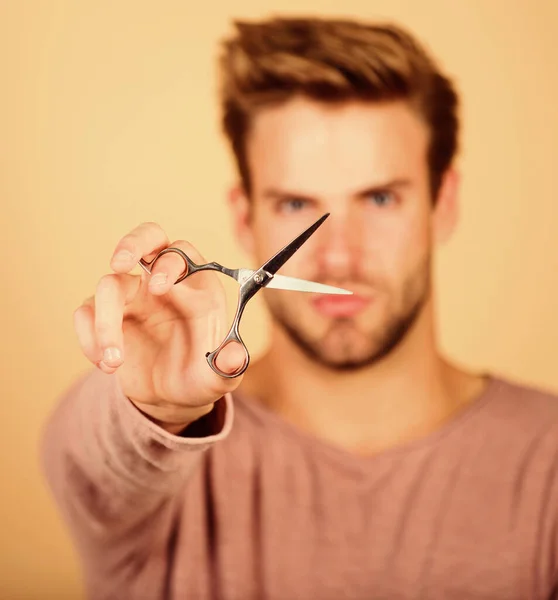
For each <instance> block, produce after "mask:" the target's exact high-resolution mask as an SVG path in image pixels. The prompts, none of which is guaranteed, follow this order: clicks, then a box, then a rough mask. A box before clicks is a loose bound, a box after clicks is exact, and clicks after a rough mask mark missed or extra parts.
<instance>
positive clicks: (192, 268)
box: [139, 248, 200, 283]
mask: <svg viewBox="0 0 558 600" xmlns="http://www.w3.org/2000/svg"><path fill="white" fill-rule="evenodd" d="M169 252H175V253H176V254H180V256H181V257H182V259H183V260H184V262H185V263H186V267H185V269H184V271H183V272H182V274H181V275H180V277H179V278H178V279H177V280H176V282H175V283H180V282H181V281H184V280H185V279H186V277H188V275H192V273H195V272H196V271H199V270H200V269H199V265H197V264H196V263H195V262H193V261H192V259H191V258H190V257H189V256H188V255H187V254H186V253H185V252H183V251H182V250H181V249H180V248H165V249H164V250H161V251H160V252H159V253H158V254H157V256H155V258H154V259H152V260H150V261H149V262H147V261H146V260H145V259H143V258H140V260H139V266H140V267H141V268H142V269H143V270H144V271H145V272H146V273H148V274H149V275H151V271H152V269H153V265H154V264H155V263H156V262H157V261H158V260H159V259H160V258H161V256H163V255H164V254H168V253H169Z"/></svg>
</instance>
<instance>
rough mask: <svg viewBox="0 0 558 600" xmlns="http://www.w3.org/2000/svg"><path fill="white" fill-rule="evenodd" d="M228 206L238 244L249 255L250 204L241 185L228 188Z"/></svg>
mask: <svg viewBox="0 0 558 600" xmlns="http://www.w3.org/2000/svg"><path fill="white" fill-rule="evenodd" d="M228 200H229V208H230V209H231V213H232V217H233V228H234V232H235V235H236V239H237V241H238V242H239V244H240V246H241V247H242V249H243V250H244V252H246V253H247V254H248V255H249V256H251V255H252V254H253V252H254V246H255V244H254V236H253V235H252V227H251V222H252V206H251V204H250V200H249V198H248V196H247V194H246V193H245V191H244V188H243V186H242V185H240V184H237V185H235V186H233V187H232V188H231V189H230V190H229V195H228Z"/></svg>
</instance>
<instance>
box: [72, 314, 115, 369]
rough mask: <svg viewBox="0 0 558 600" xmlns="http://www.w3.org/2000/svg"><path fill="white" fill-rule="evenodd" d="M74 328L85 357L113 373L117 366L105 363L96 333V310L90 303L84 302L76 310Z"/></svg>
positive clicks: (100, 367)
mask: <svg viewBox="0 0 558 600" xmlns="http://www.w3.org/2000/svg"><path fill="white" fill-rule="evenodd" d="M74 329H75V331H76V334H77V338H78V342H79V345H80V347H81V350H82V352H83V354H84V355H85V357H86V358H87V359H88V360H89V361H90V362H92V363H93V364H94V365H95V366H96V367H98V368H99V369H100V370H101V371H103V372H105V373H108V374H111V373H114V371H116V369H115V368H113V367H109V366H107V365H106V364H105V363H103V360H102V358H103V353H102V351H101V349H100V347H99V345H98V344H97V340H96V334H95V311H94V309H93V306H92V305H90V304H82V305H81V306H80V307H79V308H77V309H76V310H75V311H74Z"/></svg>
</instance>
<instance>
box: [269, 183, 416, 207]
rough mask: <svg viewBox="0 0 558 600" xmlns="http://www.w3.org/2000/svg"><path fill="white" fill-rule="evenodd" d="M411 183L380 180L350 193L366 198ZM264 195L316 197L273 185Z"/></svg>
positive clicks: (309, 200) (277, 197) (275, 197)
mask: <svg viewBox="0 0 558 600" xmlns="http://www.w3.org/2000/svg"><path fill="white" fill-rule="evenodd" d="M410 184H411V180H410V179H406V178H397V179H391V180H389V181H384V182H378V183H375V184H372V185H370V186H367V187H365V188H363V189H360V190H357V191H355V192H352V193H351V194H350V195H351V197H356V198H364V197H365V196H369V195H370V194H373V193H374V192H378V191H381V190H387V189H390V190H392V189H401V188H404V187H408V186H409V185H410ZM262 195H263V197H264V198H266V199H268V200H285V199H291V198H297V199H298V200H306V201H308V202H312V201H313V200H315V199H316V197H315V196H310V195H308V194H304V193H299V192H295V191H287V190H281V189H278V188H273V187H271V188H268V189H266V190H264V192H263V194H262Z"/></svg>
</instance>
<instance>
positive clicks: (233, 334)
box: [205, 313, 250, 379]
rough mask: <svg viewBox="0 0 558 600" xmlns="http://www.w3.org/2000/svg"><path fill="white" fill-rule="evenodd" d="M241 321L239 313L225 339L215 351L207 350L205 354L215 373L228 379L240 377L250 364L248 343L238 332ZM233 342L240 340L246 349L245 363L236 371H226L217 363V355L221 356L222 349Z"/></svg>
mask: <svg viewBox="0 0 558 600" xmlns="http://www.w3.org/2000/svg"><path fill="white" fill-rule="evenodd" d="M239 322H240V316H239V315H238V313H237V315H236V316H235V318H234V321H233V324H232V325H231V328H230V330H229V333H227V335H226V337H225V339H224V340H223V341H222V342H221V344H220V345H219V347H218V348H216V349H215V350H213V352H207V353H206V355H205V357H206V359H207V363H208V365H209V366H210V367H211V369H212V370H213V371H214V372H215V373H217V375H220V376H221V377H224V378H226V379H234V378H235V377H239V376H240V375H242V373H244V371H246V369H247V368H248V365H249V364H250V354H249V352H248V349H247V348H246V344H245V343H244V342H243V340H242V338H241V337H240V333H239V332H238V324H239ZM231 342H238V343H239V344H240V345H241V346H242V349H243V350H244V355H245V359H244V364H243V365H242V367H240V369H238V370H237V371H235V372H234V373H226V372H225V371H222V370H221V369H220V368H219V367H218V366H217V363H216V362H215V361H216V360H217V356H219V352H221V350H222V349H223V348H224V347H225V346H226V345H227V344H230V343H231Z"/></svg>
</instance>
